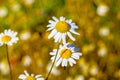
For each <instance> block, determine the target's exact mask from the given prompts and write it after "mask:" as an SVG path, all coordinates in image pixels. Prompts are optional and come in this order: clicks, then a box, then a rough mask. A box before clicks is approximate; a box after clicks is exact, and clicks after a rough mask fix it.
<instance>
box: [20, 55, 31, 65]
mask: <svg viewBox="0 0 120 80" xmlns="http://www.w3.org/2000/svg"><path fill="white" fill-rule="evenodd" d="M31 62H32V60H31V58H30V56H28V55H26V56H24V57H23V58H22V63H23V65H24V66H29V65H30V64H31Z"/></svg>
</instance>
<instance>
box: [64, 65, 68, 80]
mask: <svg viewBox="0 0 120 80" xmlns="http://www.w3.org/2000/svg"><path fill="white" fill-rule="evenodd" d="M66 71H67V70H66V67H64V79H65V80H66V73H67V72H66Z"/></svg>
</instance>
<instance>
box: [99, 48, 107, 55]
mask: <svg viewBox="0 0 120 80" xmlns="http://www.w3.org/2000/svg"><path fill="white" fill-rule="evenodd" d="M106 53H107V48H106V47H102V48H100V49H99V50H98V56H100V57H103V56H104V55H105V54H106Z"/></svg>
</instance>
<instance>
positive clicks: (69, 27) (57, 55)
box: [0, 17, 82, 80]
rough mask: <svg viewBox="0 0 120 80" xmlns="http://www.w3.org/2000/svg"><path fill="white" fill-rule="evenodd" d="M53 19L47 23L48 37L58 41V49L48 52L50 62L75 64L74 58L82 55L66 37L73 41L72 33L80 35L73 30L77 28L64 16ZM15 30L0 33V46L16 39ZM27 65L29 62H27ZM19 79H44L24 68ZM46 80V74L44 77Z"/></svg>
mask: <svg viewBox="0 0 120 80" xmlns="http://www.w3.org/2000/svg"><path fill="white" fill-rule="evenodd" d="M52 18H53V20H49V23H50V24H48V25H47V27H48V29H47V31H51V33H50V34H49V36H48V38H49V39H50V38H52V37H53V38H54V40H55V41H54V42H55V43H59V46H58V49H53V51H52V52H50V55H51V56H52V57H51V60H52V62H54V61H55V65H56V66H59V65H61V66H62V67H67V66H73V65H74V64H76V60H78V59H79V58H80V56H82V53H80V52H78V51H79V48H76V47H75V45H74V44H70V43H69V42H67V41H68V39H69V38H70V39H71V40H72V41H75V38H74V37H73V35H72V34H76V35H80V34H79V33H78V32H76V31H75V30H76V29H78V26H77V25H76V24H75V23H73V22H72V20H71V19H70V20H67V19H65V17H60V19H57V18H56V17H52ZM18 40H19V39H18V37H17V32H14V31H12V30H10V29H8V30H4V32H3V33H0V46H2V45H4V44H5V45H7V46H11V45H13V43H16V42H17V41H18ZM28 65H29V64H28ZM18 78H19V79H22V80H44V78H43V77H42V75H34V74H29V73H28V72H27V71H26V70H25V71H24V74H21V75H20V76H19V77H18ZM46 80H48V76H47V78H46Z"/></svg>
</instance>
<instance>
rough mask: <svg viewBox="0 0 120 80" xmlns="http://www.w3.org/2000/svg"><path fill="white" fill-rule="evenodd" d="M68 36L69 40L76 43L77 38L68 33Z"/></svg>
mask: <svg viewBox="0 0 120 80" xmlns="http://www.w3.org/2000/svg"><path fill="white" fill-rule="evenodd" d="M67 34H68V36H69V38H70V39H71V40H73V41H75V38H74V37H73V36H72V35H71V33H70V32H67Z"/></svg>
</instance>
